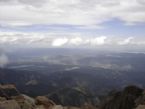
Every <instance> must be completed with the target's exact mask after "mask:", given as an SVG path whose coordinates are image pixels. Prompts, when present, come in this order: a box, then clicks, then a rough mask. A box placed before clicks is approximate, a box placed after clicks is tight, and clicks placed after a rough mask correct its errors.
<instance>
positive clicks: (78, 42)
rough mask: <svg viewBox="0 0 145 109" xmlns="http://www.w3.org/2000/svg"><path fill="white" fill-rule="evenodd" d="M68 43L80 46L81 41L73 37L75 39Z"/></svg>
mask: <svg viewBox="0 0 145 109" xmlns="http://www.w3.org/2000/svg"><path fill="white" fill-rule="evenodd" d="M69 42H70V44H73V45H80V44H82V42H83V40H82V38H80V37H75V38H72V39H70V41H69Z"/></svg>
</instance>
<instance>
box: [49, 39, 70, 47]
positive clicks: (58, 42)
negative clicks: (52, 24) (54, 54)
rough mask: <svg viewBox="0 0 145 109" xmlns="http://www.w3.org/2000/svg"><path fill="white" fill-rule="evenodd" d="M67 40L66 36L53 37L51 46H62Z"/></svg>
mask: <svg viewBox="0 0 145 109" xmlns="http://www.w3.org/2000/svg"><path fill="white" fill-rule="evenodd" d="M67 42H68V39H67V38H56V39H54V41H53V42H52V46H54V47H59V46H63V45H64V44H66V43H67Z"/></svg>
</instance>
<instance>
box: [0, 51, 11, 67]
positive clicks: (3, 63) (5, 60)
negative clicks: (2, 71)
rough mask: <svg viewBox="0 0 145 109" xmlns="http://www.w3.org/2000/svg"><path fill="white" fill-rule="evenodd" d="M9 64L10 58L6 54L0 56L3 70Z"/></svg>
mask: <svg viewBox="0 0 145 109" xmlns="http://www.w3.org/2000/svg"><path fill="white" fill-rule="evenodd" d="M8 62H9V60H8V57H7V56H6V55H4V54H1V55H0V67H1V68H3V67H4V66H5V65H7V64H8Z"/></svg>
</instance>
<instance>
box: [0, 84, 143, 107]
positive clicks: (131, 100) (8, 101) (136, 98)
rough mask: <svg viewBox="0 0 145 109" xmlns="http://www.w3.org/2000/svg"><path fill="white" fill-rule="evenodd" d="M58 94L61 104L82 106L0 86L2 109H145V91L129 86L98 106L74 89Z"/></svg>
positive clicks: (105, 99)
mask: <svg viewBox="0 0 145 109" xmlns="http://www.w3.org/2000/svg"><path fill="white" fill-rule="evenodd" d="M63 91H66V92H63ZM72 92H73V93H72ZM57 94H58V95H56V92H55V93H54V95H55V96H57V97H59V100H61V102H64V103H67V102H69V103H68V104H71V102H74V103H76V105H77V104H81V105H78V106H77V107H76V106H73V105H72V106H70V105H67V104H66V105H65V106H64V105H61V104H58V103H57V102H56V101H57V100H58V99H57V100H56V99H54V100H53V101H52V99H51V96H50V98H48V97H49V96H48V95H47V96H37V97H35V98H32V97H29V96H27V95H24V94H21V93H20V92H19V91H18V90H17V88H16V87H15V86H14V85H12V84H7V85H0V109H145V91H144V90H143V89H141V88H138V87H136V86H128V87H126V88H124V89H123V90H122V91H112V92H110V93H109V94H108V96H104V97H102V99H101V100H100V103H99V104H98V103H97V102H96V104H98V105H97V106H95V104H92V103H91V102H90V101H89V100H88V102H84V101H83V100H84V99H85V98H83V96H82V95H81V94H82V93H81V94H80V92H79V91H76V90H74V89H73V90H72V91H70V89H66V90H62V91H59V93H57ZM68 94H72V95H71V96H72V98H73V99H71V98H68V96H67V95H68ZM80 95H81V96H80ZM63 97H66V98H65V100H66V99H67V101H63V100H64V99H63ZM81 97H82V98H81ZM53 98H54V97H53ZM80 98H81V99H80ZM86 98H87V97H86ZM50 99H51V100H50ZM78 99H79V100H82V101H83V102H82V101H79V100H78ZM54 101H55V102H54ZM79 102H82V103H79ZM62 104H63V103H62Z"/></svg>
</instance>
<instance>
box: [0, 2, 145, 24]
mask: <svg viewBox="0 0 145 109" xmlns="http://www.w3.org/2000/svg"><path fill="white" fill-rule="evenodd" d="M0 13H1V14H0V24H8V25H10V24H11V25H12V24H13V25H26V24H71V25H87V26H89V25H92V26H94V25H96V24H100V23H102V22H104V21H106V20H110V19H112V18H118V19H120V20H123V21H125V22H126V23H127V24H134V23H136V22H145V0H103V1H102V0H90V1H88V0H61V1H60V0H0Z"/></svg>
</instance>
